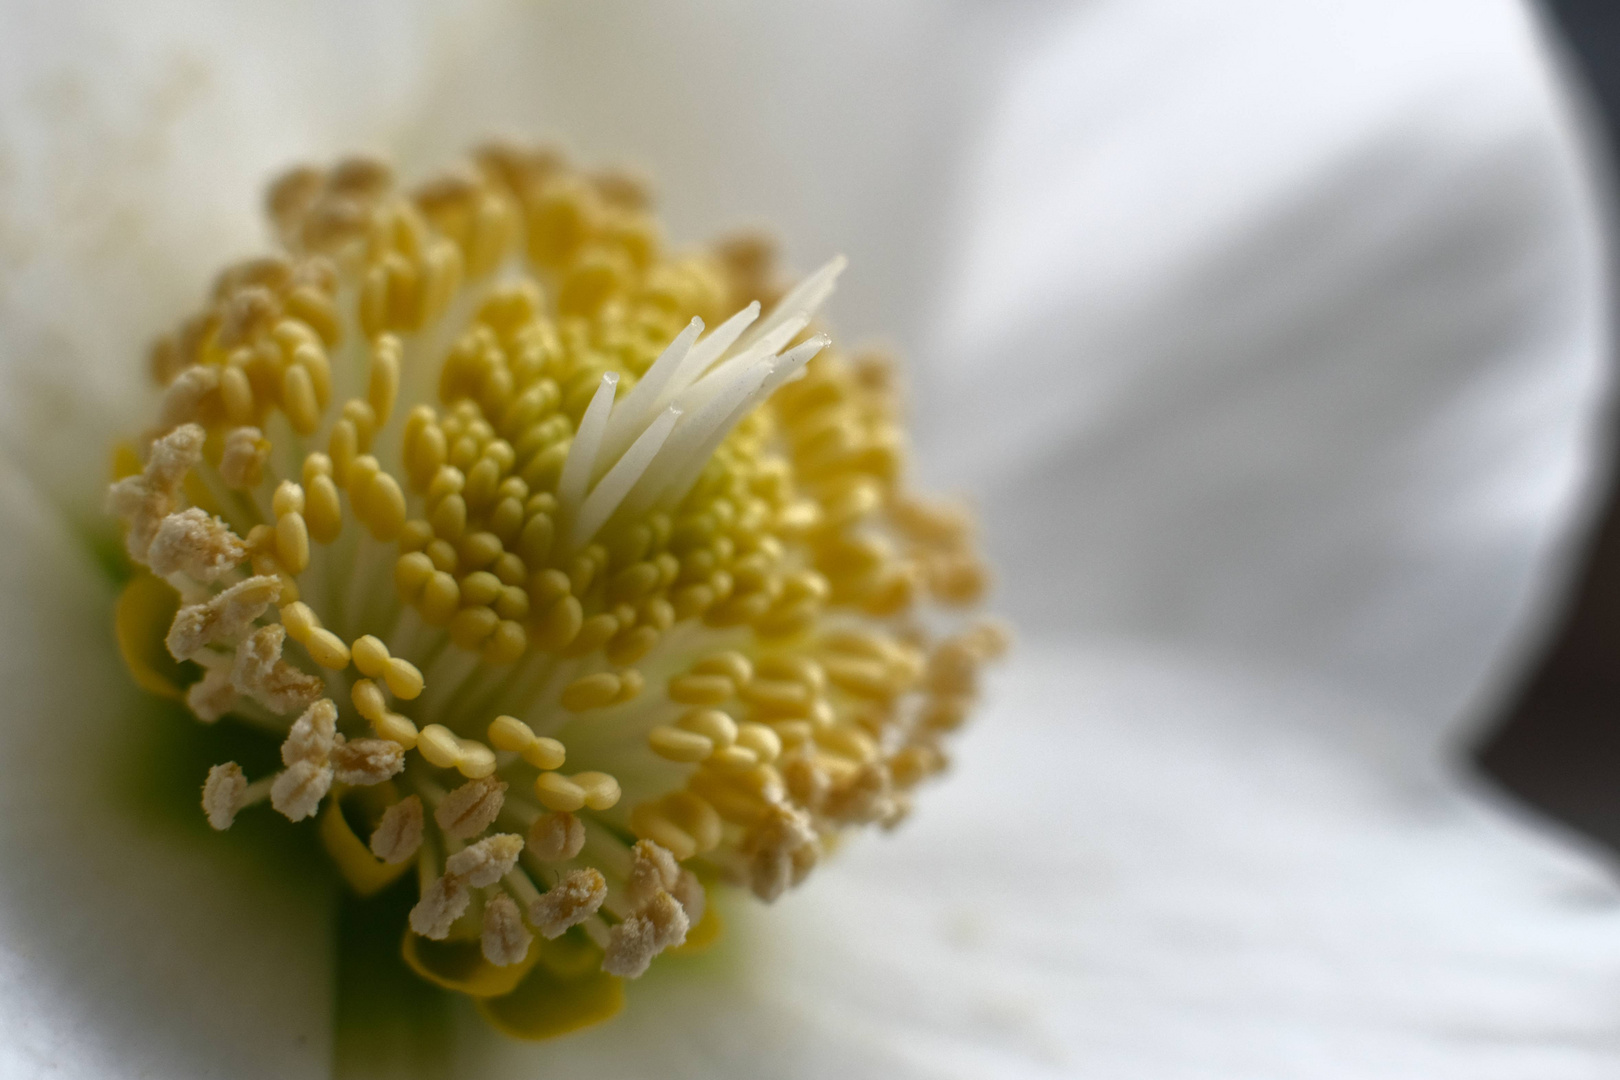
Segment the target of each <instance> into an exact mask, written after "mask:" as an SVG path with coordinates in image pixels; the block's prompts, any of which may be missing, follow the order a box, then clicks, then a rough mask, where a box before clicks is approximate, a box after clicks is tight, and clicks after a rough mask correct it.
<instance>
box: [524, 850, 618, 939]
mask: <svg viewBox="0 0 1620 1080" xmlns="http://www.w3.org/2000/svg"><path fill="white" fill-rule="evenodd" d="M606 899H607V879H605V878H604V877H602V872H601V871H600V870H596V869H594V868H591V867H586V868H585V869H583V870H573V871H570V872H569V873H568V874H567V875H566V876H565V877H564V878H563V879H562V880H561V881H559V882H558V883H557V884H556V885H554V886H552V888H551V889H550V890H549V891H547V892H546V893H544V894H543V895H542V896H541V897H540V899H538V900H536V901H535V902H534V903H533V904H531V905H530V906H529V921H530V922H531V923H532V924H534V928H535V929H536V930H538V931H540V936H541V937H543V938H546V939H547V940H554V939H556V938H559V937H561V936H562V935H563V934H564V933H566V932H567V930H568V928H569V927H571V926H578V925H579V924H580V923H582V922H584V921H585V920H586V919H588V918H590V917H591V916H592V915H595V914H596V912H597V909H598V908H600V907H601V906H602V901H604V900H606Z"/></svg>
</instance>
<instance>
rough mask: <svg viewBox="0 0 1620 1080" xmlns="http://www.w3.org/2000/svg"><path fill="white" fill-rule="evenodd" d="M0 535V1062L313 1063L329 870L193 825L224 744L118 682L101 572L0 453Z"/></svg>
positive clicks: (318, 1071) (318, 1037)
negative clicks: (0, 615)
mask: <svg viewBox="0 0 1620 1080" xmlns="http://www.w3.org/2000/svg"><path fill="white" fill-rule="evenodd" d="M0 544H3V546H4V547H5V550H6V552H7V558H6V560H5V561H4V563H3V564H0V611H3V612H4V613H5V617H4V619H3V620H0V685H4V686H5V688H6V708H5V711H4V714H3V716H0V731H3V734H4V742H5V746H6V752H5V753H4V754H3V755H0V799H3V813H0V863H3V864H4V865H5V866H6V867H7V870H6V872H5V873H4V874H0V1073H5V1074H8V1075H10V1074H16V1075H39V1074H43V1073H47V1072H49V1073H52V1074H53V1075H61V1076H85V1077H115V1078H116V1077H134V1076H154V1075H155V1076H164V1077H174V1078H177V1080H179V1078H187V1077H201V1076H217V1075H221V1074H231V1075H247V1074H249V1073H251V1072H254V1071H257V1072H258V1074H259V1075H273V1076H277V1077H298V1076H322V1075H326V1073H327V1070H328V1067H329V1058H330V1042H329V1039H330V1034H329V1031H330V1019H329V1017H330V1013H331V1007H332V997H331V988H330V968H329V961H328V955H329V950H330V948H331V944H330V942H331V936H330V912H331V896H332V891H331V888H330V885H329V883H328V879H327V877H326V876H325V875H324V874H322V873H320V872H319V871H311V870H310V869H309V865H310V861H309V859H308V847H307V846H305V847H290V846H289V844H288V842H287V841H286V840H276V839H271V840H270V841H269V843H264V842H262V841H263V840H264V839H265V838H266V837H270V836H271V831H269V830H258V829H256V828H255V825H254V823H253V822H252V821H251V820H250V818H251V815H244V817H243V819H242V820H240V821H239V822H238V824H237V828H236V829H234V830H233V832H232V835H231V836H229V837H224V836H220V835H218V834H215V833H213V832H212V831H211V830H210V829H209V828H208V826H207V823H206V822H205V821H204V819H203V816H202V811H201V809H200V808H199V807H198V805H197V798H198V792H199V790H200V786H201V783H202V778H203V776H204V775H205V774H206V772H207V768H208V764H209V763H210V762H212V761H215V760H219V758H216V757H214V756H213V755H214V754H215V753H216V752H218V751H219V750H220V749H222V748H223V747H224V746H226V745H228V744H229V743H230V741H231V740H232V739H234V738H237V736H236V734H235V733H233V732H232V731H230V730H227V728H228V727H229V725H221V726H218V727H215V728H204V727H202V725H199V724H197V723H196V721H195V720H194V719H192V718H191V717H190V716H189V715H187V714H185V713H184V712H183V711H182V710H180V709H179V708H178V706H175V705H173V704H171V703H165V702H161V701H158V700H157V699H154V698H150V697H148V696H147V695H145V694H143V693H142V692H141V691H139V690H137V689H136V688H135V686H134V685H133V684H132V683H131V681H130V677H129V675H128V673H127V672H126V671H125V670H124V665H123V664H122V663H120V661H119V658H118V654H117V650H116V647H115V646H114V643H113V640H112V633H111V626H112V622H111V614H112V602H113V593H112V590H111V588H110V586H109V584H108V582H107V581H106V579H105V578H104V577H102V576H101V575H100V574H99V573H98V571H97V569H96V567H95V565H94V563H93V562H92V560H91V558H90V557H89V554H88V553H87V551H86V549H85V548H84V547H83V546H82V545H81V543H80V542H79V540H78V539H77V538H76V537H74V536H73V535H72V534H70V533H69V532H68V531H67V530H66V529H65V528H64V527H63V526H62V524H61V522H60V520H59V519H58V518H57V516H56V514H55V513H54V512H53V511H52V509H51V508H49V507H48V506H46V505H45V504H44V503H43V501H42V500H41V499H40V498H38V497H37V496H36V495H35V493H34V492H33V490H32V489H31V488H30V487H29V486H28V485H27V483H26V481H24V480H23V479H22V478H21V476H20V475H19V473H18V471H17V469H16V468H15V467H14V466H13V465H12V464H11V463H10V462H7V461H3V460H0ZM270 756H271V757H272V758H273V756H274V754H273V748H271V750H270ZM267 824H271V823H268V822H267ZM279 825H280V826H282V827H281V828H276V829H275V830H273V832H274V833H275V834H284V833H285V828H284V826H285V823H284V822H283V823H279ZM238 833H241V834H244V835H238ZM255 834H257V838H258V839H259V840H260V841H261V842H259V843H254V842H253V840H254V839H255ZM244 841H247V842H246V843H244Z"/></svg>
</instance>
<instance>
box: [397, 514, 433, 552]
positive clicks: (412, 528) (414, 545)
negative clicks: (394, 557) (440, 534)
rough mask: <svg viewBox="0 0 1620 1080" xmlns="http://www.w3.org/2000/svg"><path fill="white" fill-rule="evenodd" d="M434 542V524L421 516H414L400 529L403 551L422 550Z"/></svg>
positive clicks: (400, 541) (400, 547)
mask: <svg viewBox="0 0 1620 1080" xmlns="http://www.w3.org/2000/svg"><path fill="white" fill-rule="evenodd" d="M432 542H433V526H431V525H429V524H428V523H427V522H425V521H423V520H422V519H421V518H412V519H411V520H410V521H407V522H406V523H405V527H404V528H403V529H401V530H399V549H400V550H401V551H421V550H423V549H425V548H426V547H427V546H428V544H430V543H432Z"/></svg>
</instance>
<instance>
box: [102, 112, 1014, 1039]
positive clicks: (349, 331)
mask: <svg viewBox="0 0 1620 1080" xmlns="http://www.w3.org/2000/svg"><path fill="white" fill-rule="evenodd" d="M267 205H268V209H269V213H270V215H271V217H272V219H273V222H274V225H275V231H276V235H277V236H278V237H279V239H280V242H281V248H282V250H281V251H280V252H277V253H276V254H274V255H270V256H266V257H262V258H256V259H251V260H248V261H245V262H241V263H238V264H235V265H233V266H230V267H227V268H226V269H225V270H223V271H222V272H221V273H220V275H219V277H218V279H217V280H216V282H215V285H214V287H213V290H212V293H211V295H210V296H209V298H208V300H207V302H206V303H205V304H204V305H203V306H202V308H201V309H200V310H199V311H198V312H196V313H195V314H194V315H192V316H190V317H189V318H187V319H185V320H184V321H183V322H181V323H180V325H179V328H178V329H177V330H176V331H175V332H174V333H172V334H170V335H166V336H165V337H163V338H162V339H160V340H159V342H158V343H157V345H156V346H155V348H154V349H153V350H152V353H151V369H152V375H153V377H154V378H155V379H156V380H157V382H158V384H159V385H160V386H161V387H162V388H163V393H162V399H161V403H160V405H159V407H158V411H157V416H156V418H155V420H154V422H153V423H152V425H151V427H150V428H149V429H148V430H147V431H146V432H145V433H144V434H143V435H142V436H141V437H140V438H139V440H138V442H137V443H136V444H135V445H134V446H133V447H130V446H126V447H124V448H122V450H123V452H122V453H121V455H120V457H119V460H118V464H117V470H118V472H119V474H120V478H119V479H118V480H117V481H116V482H115V483H114V484H113V485H112V487H111V490H110V493H109V498H108V503H109V506H110V507H111V509H112V510H113V512H115V513H116V514H117V515H118V516H119V518H120V519H121V521H122V523H123V526H124V546H125V551H126V553H127V554H128V556H129V558H130V559H131V560H132V561H133V563H134V564H135V565H136V566H137V568H138V570H137V573H136V574H135V576H133V577H132V579H131V580H130V581H129V583H128V584H127V585H126V586H125V588H124V590H123V594H122V596H121V597H120V599H119V602H118V606H117V614H116V619H117V632H118V638H119V644H120V648H121V650H122V653H123V656H124V658H125V660H126V662H127V663H128V664H129V666H130V669H131V672H132V673H133V675H134V677H135V678H136V680H137V681H138V682H139V683H140V684H141V685H142V686H143V687H144V688H146V689H149V690H152V691H153V692H156V693H159V694H168V695H170V696H173V697H177V698H183V699H184V701H185V704H186V707H187V708H188V709H190V711H191V712H192V713H193V714H194V715H195V716H196V718H197V719H198V720H199V721H200V722H202V723H205V724H213V723H218V722H239V723H245V724H250V725H252V726H254V727H255V728H258V729H260V730H262V731H264V732H266V733H268V735H270V736H271V737H272V738H273V739H274V741H275V742H276V743H279V745H280V761H279V763H277V764H276V765H275V766H274V767H273V768H271V769H269V770H263V769H260V770H258V771H256V772H255V773H253V774H250V773H249V772H247V771H245V770H244V767H243V765H242V764H240V763H238V762H236V761H226V762H221V763H218V764H216V765H214V766H213V768H212V769H211V770H210V771H209V773H208V775H207V778H206V780H205V781H203V782H202V784H201V789H202V798H201V809H200V812H201V813H203V814H205V815H206V816H207V818H208V821H209V824H210V825H212V826H213V827H214V828H215V829H217V830H221V831H223V830H226V829H229V828H230V827H231V826H232V824H233V823H234V822H235V821H236V819H237V817H238V816H239V815H241V814H243V813H252V812H255V808H258V807H260V806H261V805H263V806H264V807H265V808H266V809H269V808H273V809H274V811H275V812H277V813H279V814H281V815H282V816H283V817H285V818H287V819H289V820H290V821H294V822H297V821H302V820H304V819H306V818H316V819H318V826H317V829H318V832H319V835H320V839H321V842H322V844H323V845H324V847H325V849H326V851H327V853H328V854H329V855H330V856H331V857H332V859H333V861H334V862H335V864H336V865H337V867H338V869H339V871H340V872H341V873H342V875H343V877H344V880H345V881H346V882H347V884H348V885H349V887H350V888H351V889H353V890H354V892H355V893H357V894H359V895H360V896H363V897H365V896H373V895H376V894H380V893H383V892H384V891H385V890H388V889H390V888H391V887H394V888H406V889H409V890H410V891H411V894H412V899H413V901H414V903H413V904H412V905H411V907H410V909H409V914H408V917H407V919H406V920H405V921H406V922H407V923H408V925H400V926H398V927H396V928H395V932H397V933H399V934H400V935H401V939H402V949H403V954H404V957H405V959H406V961H407V963H408V964H409V965H410V966H411V968H412V969H414V970H415V971H416V973H417V974H418V975H420V976H421V977H422V978H424V979H427V980H429V981H430V982H433V983H436V984H437V985H439V986H441V987H444V988H446V989H449V990H455V991H459V992H461V993H465V994H467V995H469V996H471V997H473V998H475V999H477V1000H478V1002H479V1008H480V1010H481V1011H482V1012H483V1013H484V1015H485V1016H486V1017H487V1018H488V1019H489V1020H490V1022H491V1023H493V1024H494V1025H495V1026H496V1027H498V1028H500V1029H501V1030H503V1031H506V1032H508V1033H511V1034H515V1035H521V1036H528V1037H534V1038H545V1037H549V1036H553V1035H558V1034H563V1033H566V1032H568V1031H571V1030H574V1029H576V1028H578V1027H581V1026H585V1025H588V1024H591V1023H596V1022H599V1021H601V1020H604V1019H607V1018H608V1017H610V1016H612V1015H614V1014H615V1013H616V1012H617V1011H618V1010H619V1008H620V1007H621V1005H622V991H621V989H620V982H619V980H620V979H622V978H637V977H639V976H641V975H642V974H644V973H645V972H646V971H647V969H648V967H649V966H650V965H651V963H652V962H653V960H654V958H655V957H656V956H658V955H659V954H660V953H662V952H664V951H666V950H669V949H676V948H682V947H687V948H690V947H692V946H694V945H697V944H700V943H701V942H702V941H703V940H705V939H709V938H712V937H713V936H714V935H715V934H716V933H718V932H719V931H718V918H717V916H716V915H715V914H714V912H713V909H712V907H711V905H710V904H709V895H708V894H709V890H711V889H713V888H716V887H718V883H731V884H735V885H738V886H741V887H744V888H746V889H748V890H749V891H750V892H752V893H753V895H754V896H756V897H758V898H759V899H761V900H764V901H774V900H776V899H777V898H778V897H780V896H781V895H782V894H783V893H784V892H786V891H787V890H788V889H789V888H791V887H793V886H796V885H798V884H799V883H801V882H802V881H804V880H805V879H806V878H807V877H808V876H809V875H810V874H811V872H812V870H813V869H814V868H815V866H816V864H817V863H818V862H819V861H821V859H822V858H824V857H825V856H826V855H828V854H830V853H831V850H832V848H833V847H834V846H835V845H836V843H837V840H838V837H839V836H840V834H841V833H842V832H843V831H844V830H845V829H847V828H850V827H854V826H861V825H880V826H884V827H892V826H893V825H895V824H898V823H899V822H900V821H901V820H902V819H903V818H904V817H905V815H906V814H907V812H908V811H909V810H910V807H911V799H912V793H913V791H914V790H915V789H916V788H917V787H918V786H919V785H920V784H921V783H922V782H923V781H925V780H927V779H928V778H930V777H931V776H933V775H935V774H936V773H938V772H939V771H940V770H941V769H942V768H943V767H944V765H945V761H946V758H945V751H944V749H943V743H944V740H945V737H946V736H947V735H948V734H949V733H950V732H951V731H953V730H955V729H956V728H958V727H959V726H960V725H961V724H962V723H963V721H964V720H965V719H966V718H967V714H968V712H969V710H970V708H971V707H972V704H973V700H974V697H975V694H976V688H977V669H978V668H979V666H980V665H981V664H982V663H983V662H984V661H986V660H989V659H992V658H994V657H995V656H998V655H999V654H1000V653H1001V652H1002V651H1003V649H1004V647H1005V644H1006V641H1005V631H1003V630H1001V629H1000V628H999V627H998V626H996V625H994V624H992V623H986V622H977V623H973V624H971V625H965V626H964V625H961V623H962V620H960V619H953V618H951V617H950V616H951V615H952V613H953V612H957V611H960V610H961V609H963V608H966V607H971V606H972V605H975V604H976V603H977V602H978V601H980V600H981V599H982V597H983V595H984V591H985V587H986V583H987V571H986V569H985V567H984V565H983V564H982V562H981V561H980V559H979V557H978V555H977V554H976V553H975V551H974V548H973V529H972V524H971V522H970V521H969V519H968V518H967V517H966V516H965V515H964V513H963V512H962V511H961V510H959V509H957V508H954V507H952V506H950V505H948V504H942V503H937V502H930V501H928V500H926V499H924V498H922V497H920V496H918V495H916V494H915V493H913V492H912V491H910V490H909V489H908V487H907V486H906V483H905V475H904V435H903V432H902V430H901V427H900V413H899V405H898V395H897V387H896V379H895V374H894V372H893V371H892V370H891V368H890V365H889V362H888V361H886V360H885V359H884V358H882V357H880V356H876V355H870V354H868V355H856V356H849V355H845V354H841V353H840V352H838V351H837V350H834V349H833V348H832V347H831V342H830V339H829V338H828V337H827V336H826V335H825V334H824V333H815V332H813V330H814V327H813V319H814V317H815V315H816V312H817V311H818V309H819V308H820V307H821V304H822V302H823V301H824V300H825V299H826V298H827V297H828V296H829V295H830V294H831V293H832V291H833V288H834V286H835V284H836V282H837V279H838V276H839V274H840V273H841V272H842V271H843V269H844V262H845V261H844V260H843V259H841V258H837V259H833V260H832V261H830V262H828V263H827V264H826V265H825V266H823V267H822V268H821V269H819V270H817V271H816V272H815V273H813V274H811V275H809V276H808V277H806V278H805V279H804V280H803V281H802V282H800V283H799V284H797V285H795V286H793V287H792V288H791V289H786V290H784V289H782V288H780V287H779V285H778V284H777V281H778V271H777V269H776V267H775V266H774V265H773V264H772V261H771V256H770V253H769V251H768V248H767V247H766V246H765V244H764V243H763V242H762V241H760V240H758V239H749V238H741V239H737V240H733V241H731V242H729V243H726V244H722V245H720V246H718V247H717V248H714V249H712V250H700V251H697V252H695V253H691V254H681V253H679V252H672V251H670V250H667V249H666V247H665V245H664V242H663V239H662V237H661V234H660V231H659V229H658V226H657V224H656V221H655V219H654V218H653V217H652V216H651V214H650V212H649V207H648V200H647V196H646V194H645V192H644V191H643V190H642V189H641V188H640V186H639V185H637V184H636V183H634V182H633V181H631V180H629V179H627V178H625V177H622V176H618V175H614V174H606V175H600V176H590V175H586V174H583V173H580V172H578V171H577V170H575V169H572V168H570V167H569V166H568V165H567V164H565V163H564V161H563V160H562V159H561V157H560V156H559V155H557V154H556V153H554V152H551V151H548V150H532V149H525V148H520V147H517V146H512V145H504V144H498V145H491V146H487V147H485V148H483V149H482V150H481V151H479V152H478V153H477V154H475V155H474V158H473V162H472V163H471V164H470V165H469V166H468V167H467V168H465V169H461V170H458V171H455V172H452V173H447V174H445V175H442V176H438V177H434V178H430V179H427V180H425V181H423V182H421V183H420V184H417V185H415V186H412V187H409V188H403V187H401V186H400V185H399V184H398V183H397V182H396V180H395V177H394V176H393V174H392V171H391V170H390V169H389V168H388V167H387V166H385V165H383V164H382V163H380V162H378V161H375V160H372V159H368V158H349V159H345V160H342V161H339V162H337V163H336V164H334V165H332V166H331V167H330V168H324V169H322V168H299V169H295V170H293V171H291V172H289V173H287V174H286V175H284V176H283V177H281V178H280V179H278V180H277V181H275V183H274V184H272V185H271V187H270V190H269V195H268V199H267ZM711 327H712V329H710V328H711ZM396 883H402V884H398V885H396ZM386 912H387V909H386V908H379V909H378V914H377V918H379V919H387V918H390V915H389V914H387V913H386Z"/></svg>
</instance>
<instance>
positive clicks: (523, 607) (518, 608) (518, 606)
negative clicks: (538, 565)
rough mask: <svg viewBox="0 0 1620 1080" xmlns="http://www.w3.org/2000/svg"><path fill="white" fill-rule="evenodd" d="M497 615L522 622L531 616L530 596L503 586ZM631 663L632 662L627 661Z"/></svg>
mask: <svg viewBox="0 0 1620 1080" xmlns="http://www.w3.org/2000/svg"><path fill="white" fill-rule="evenodd" d="M495 614H497V615H499V616H500V617H501V618H503V619H510V620H513V621H515V622H521V621H522V620H524V619H526V618H528V616H529V594H528V593H526V592H524V591H523V590H522V589H520V588H518V587H517V586H516V585H503V586H501V594H500V596H499V597H498V598H497V599H496V601H495ZM625 662H626V663H631V662H632V661H625Z"/></svg>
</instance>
